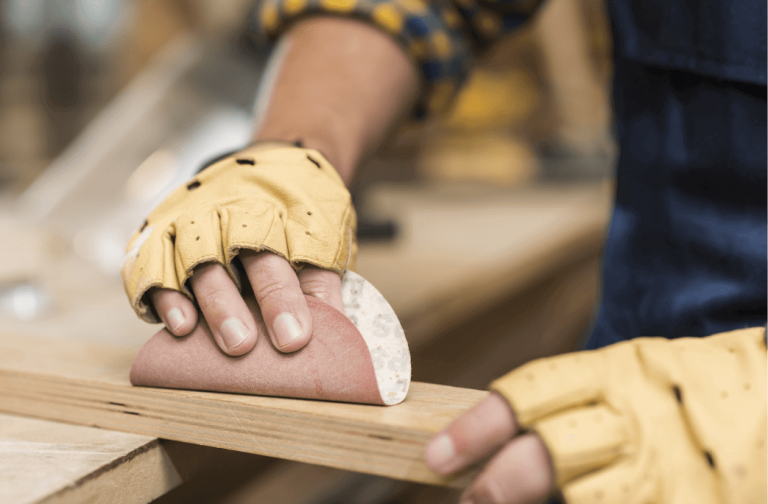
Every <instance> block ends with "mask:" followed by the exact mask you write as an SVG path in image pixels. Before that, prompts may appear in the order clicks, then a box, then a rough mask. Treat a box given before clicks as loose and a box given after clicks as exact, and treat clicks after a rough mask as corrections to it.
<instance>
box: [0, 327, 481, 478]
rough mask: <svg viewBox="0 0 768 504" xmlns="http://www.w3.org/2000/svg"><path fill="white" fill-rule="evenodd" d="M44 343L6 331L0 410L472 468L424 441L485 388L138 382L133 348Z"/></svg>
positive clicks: (350, 458)
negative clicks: (277, 390) (448, 461)
mask: <svg viewBox="0 0 768 504" xmlns="http://www.w3.org/2000/svg"><path fill="white" fill-rule="evenodd" d="M36 343H37V347H36V349H37V351H36V352H34V353H32V352H30V351H29V341H24V339H22V338H13V337H8V336H3V337H0V410H2V411H6V412H11V413H18V414H23V415H30V416H35V417H41V418H49V419H55V420H60V421H65V422H72V423H79V424H84V425H90V426H96V427H102V428H108V429H115V430H120V431H125V432H133V433H137V434H144V435H149V436H156V437H160V438H165V439H172V440H177V441H184V442H189V443H196V444H202V445H206V446H215V447H220V448H227V449H230V450H237V451H243V452H248V453H255V454H260V455H267V456H270V457H278V458H283V459H289V460H295V461H299V462H307V463H311V464H319V465H324V466H328V467H336V468H339V469H348V470H352V471H358V472H364V473H369V474H376V475H381V476H387V477H390V478H396V479H403V480H410V481H418V482H424V483H433V484H441V485H447V486H461V485H463V484H465V483H466V482H467V481H468V480H467V478H468V477H469V475H468V474H464V475H461V476H459V477H457V478H444V477H441V476H438V475H436V474H434V473H432V472H431V471H430V470H429V469H428V468H427V467H426V465H425V464H424V462H423V452H424V447H425V445H426V443H427V442H428V441H429V439H430V438H431V437H432V436H433V435H434V434H435V433H436V432H437V431H439V430H440V429H442V428H443V427H445V426H446V425H447V424H448V423H449V422H450V421H451V420H452V419H453V418H455V417H456V416H457V415H458V414H460V413H461V412H462V411H464V410H466V409H467V408H469V407H471V406H472V405H473V404H475V403H477V402H478V401H479V400H481V399H482V398H483V397H485V396H486V394H487V393H486V392H482V391H478V390H469V389H460V388H453V387H445V386H440V385H430V384H425V383H414V384H412V385H411V391H410V393H409V395H408V398H407V399H406V401H405V402H404V403H402V404H401V405H398V406H393V407H376V406H366V405H357V404H341V403H330V402H327V403H326V402H319V401H306V400H297V399H283V398H274V397H257V396H245V395H235V394H218V393H210V392H196V391H183V390H165V389H150V388H139V387H132V386H131V385H130V383H129V382H128V380H127V376H128V368H129V367H130V363H131V360H132V358H133V355H134V351H131V350H121V349H115V348H114V347H108V346H98V345H92V344H84V343H77V342H61V341H58V340H49V341H37V342H36ZM470 472H471V471H470Z"/></svg>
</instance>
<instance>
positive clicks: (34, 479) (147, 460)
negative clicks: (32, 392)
mask: <svg viewBox="0 0 768 504" xmlns="http://www.w3.org/2000/svg"><path fill="white" fill-rule="evenodd" d="M0 477H1V478H2V484H0V502H3V503H7V504H31V503H45V504H54V503H56V504H64V503H79V502H92V503H114V504H134V503H135V504H143V503H145V502H149V501H151V500H153V499H156V498H157V497H159V496H161V495H163V494H165V493H166V492H168V491H169V490H171V489H173V488H175V487H176V486H178V485H179V484H180V483H181V482H182V479H181V477H180V476H179V473H178V472H177V470H176V467H175V466H174V464H173V463H172V462H171V460H170V459H169V457H168V454H167V453H166V451H165V449H164V448H163V446H162V445H161V444H160V442H159V441H158V440H157V439H155V438H153V437H150V436H140V435H136V434H127V433H122V432H113V431H108V430H102V429H95V428H93V427H83V426H78V425H67V424H62V423H57V422H49V421H46V420H36V419H31V418H22V417H17V416H13V415H4V414H0Z"/></svg>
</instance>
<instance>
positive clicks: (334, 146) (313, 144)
mask: <svg viewBox="0 0 768 504" xmlns="http://www.w3.org/2000/svg"><path fill="white" fill-rule="evenodd" d="M330 137H331V135H328V134H316V133H305V134H302V133H301V132H300V130H295V129H292V130H290V133H289V132H287V130H283V132H280V130H271V129H269V128H264V129H262V130H260V131H259V132H257V134H256V135H255V136H254V139H253V141H254V142H255V143H259V144H264V146H265V147H269V146H270V144H272V145H279V144H283V145H293V146H296V147H303V148H306V149H315V150H316V151H318V152H320V153H321V154H322V155H323V157H325V159H326V160H327V161H328V162H329V163H330V164H331V165H332V166H333V167H334V168H335V169H336V172H337V173H338V174H339V176H340V177H341V179H342V180H343V181H344V184H345V185H349V182H350V180H351V179H352V175H353V173H354V168H355V166H356V165H357V163H358V161H359V159H358V157H359V154H356V153H355V150H354V149H350V148H349V147H347V148H346V149H345V148H343V147H341V145H340V142H337V141H334V140H333V139H332V138H330ZM347 145H349V144H348V143H347Z"/></svg>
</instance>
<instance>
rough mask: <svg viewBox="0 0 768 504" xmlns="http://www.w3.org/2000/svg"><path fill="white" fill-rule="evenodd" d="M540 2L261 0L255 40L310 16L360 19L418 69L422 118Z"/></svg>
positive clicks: (442, 103) (255, 19) (447, 97)
mask: <svg viewBox="0 0 768 504" xmlns="http://www.w3.org/2000/svg"><path fill="white" fill-rule="evenodd" d="M541 1H542V0H260V3H259V5H258V6H257V8H256V9H255V10H254V14H253V18H252V19H251V23H250V27H251V28H250V31H251V34H250V35H251V36H252V37H253V38H254V39H256V40H264V39H265V38H266V39H268V40H275V39H276V38H277V37H278V36H279V35H280V34H281V33H282V32H283V31H285V30H286V29H287V28H288V26H290V25H291V24H292V23H293V22H295V21H296V20H298V19H300V18H302V17H304V16H310V15H333V16H344V17H350V18H356V19H361V20H363V21H367V22H369V23H371V24H373V25H374V26H376V27H378V28H379V29H381V30H383V31H385V32H386V33H388V34H389V35H391V36H392V37H393V38H394V39H395V40H396V41H397V42H398V43H399V44H400V45H401V46H402V47H403V49H404V50H405V51H406V52H407V53H408V54H410V56H411V58H412V59H413V61H414V62H415V63H416V65H417V67H418V68H419V70H420V73H421V77H422V84H423V86H422V92H421V94H420V98H419V100H418V103H417V105H416V107H415V110H414V113H413V114H414V116H415V117H417V118H419V117H423V116H424V115H426V114H429V113H432V112H436V111H440V110H443V109H444V108H445V107H446V106H447V104H448V103H449V102H450V100H451V98H452V97H453V96H454V95H455V94H456V91H457V90H458V89H459V87H460V86H461V84H462V83H463V82H464V80H465V78H466V76H467V74H468V73H469V69H470V68H471V66H472V63H473V55H474V54H476V53H477V51H478V50H481V49H483V48H484V47H486V46H488V45H490V44H491V43H493V42H495V41H496V40H498V39H499V38H500V37H501V36H502V35H504V34H506V33H508V32H510V31H512V30H514V29H515V28H517V27H518V26H520V25H522V24H523V23H524V22H525V21H526V20H527V19H528V18H529V17H530V16H531V14H532V13H533V12H534V11H535V10H536V8H537V7H538V5H539V4H540V3H541Z"/></svg>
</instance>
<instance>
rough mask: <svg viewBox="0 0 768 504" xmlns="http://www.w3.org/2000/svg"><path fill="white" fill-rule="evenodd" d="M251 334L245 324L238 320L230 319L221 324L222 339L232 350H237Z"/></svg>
mask: <svg viewBox="0 0 768 504" xmlns="http://www.w3.org/2000/svg"><path fill="white" fill-rule="evenodd" d="M250 334H251V333H250V331H249V330H248V328H247V327H245V324H243V323H242V322H240V321H239V320H237V319H236V318H228V319H227V320H225V321H224V322H223V323H222V324H221V337H222V338H223V339H224V344H225V345H227V348H228V349H230V350H234V349H235V348H237V347H238V346H239V345H240V343H242V342H243V341H245V338H247V337H248V335H250Z"/></svg>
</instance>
